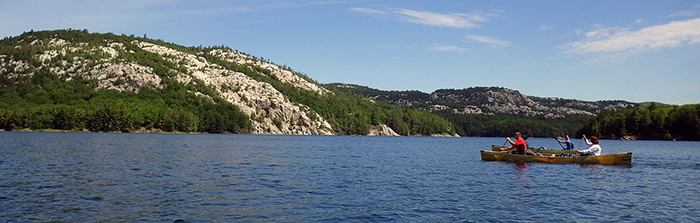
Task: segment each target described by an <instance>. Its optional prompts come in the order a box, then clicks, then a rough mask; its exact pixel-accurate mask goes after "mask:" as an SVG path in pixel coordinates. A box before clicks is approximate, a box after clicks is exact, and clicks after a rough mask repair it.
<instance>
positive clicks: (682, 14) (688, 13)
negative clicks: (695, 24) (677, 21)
mask: <svg viewBox="0 0 700 223" xmlns="http://www.w3.org/2000/svg"><path fill="white" fill-rule="evenodd" d="M698 14H700V13H698V12H697V11H680V12H676V13H673V14H671V15H668V17H695V16H697V15H698Z"/></svg>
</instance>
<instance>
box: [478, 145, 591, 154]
mask: <svg viewBox="0 0 700 223" xmlns="http://www.w3.org/2000/svg"><path fill="white" fill-rule="evenodd" d="M501 148H508V147H503V146H497V145H491V151H501ZM528 150H530V151H532V152H535V153H540V154H571V153H578V152H576V150H554V149H551V150H550V149H533V148H530V149H528Z"/></svg>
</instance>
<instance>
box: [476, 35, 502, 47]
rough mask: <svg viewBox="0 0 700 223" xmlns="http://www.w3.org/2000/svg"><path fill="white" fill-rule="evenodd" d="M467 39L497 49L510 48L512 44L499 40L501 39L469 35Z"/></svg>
mask: <svg viewBox="0 0 700 223" xmlns="http://www.w3.org/2000/svg"><path fill="white" fill-rule="evenodd" d="M467 38H469V39H471V40H474V41H476V42H481V43H486V44H489V45H492V46H496V47H507V46H510V42H508V41H503V40H499V39H496V38H493V37H488V36H476V35H468V36H467Z"/></svg>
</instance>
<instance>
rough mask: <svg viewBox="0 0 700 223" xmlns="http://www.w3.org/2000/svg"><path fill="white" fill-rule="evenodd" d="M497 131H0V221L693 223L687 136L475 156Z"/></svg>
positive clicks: (697, 180)
mask: <svg viewBox="0 0 700 223" xmlns="http://www.w3.org/2000/svg"><path fill="white" fill-rule="evenodd" d="M503 142H504V139H503V138H470V137H463V138H431V137H366V136H266V135H226V134H224V135H207V134H203V135H200V134H128V133H32V132H0V157H1V159H0V221H4V222H25V221H32V222H34V221H39V222H46V221H59V222H85V221H103V222H114V221H118V222H124V221H126V222H133V221H145V222H173V221H180V222H182V221H184V222H212V221H213V222H241V221H243V222H252V221H265V222H270V221H274V222H339V221H351V222H391V221H393V222H465V221H466V222H494V221H496V222H501V221H506V222H509V221H513V222H541V221H544V222H561V221H566V222H674V221H677V222H700V214H698V213H700V200H699V199H697V197H698V195H700V160H699V158H700V142H672V141H610V140H601V143H600V145H601V147H602V148H603V152H604V153H608V152H633V153H634V155H633V161H632V165H629V166H604V165H579V164H542V163H508V162H486V161H481V158H480V155H479V150H488V149H490V146H491V145H492V144H495V145H502V144H503ZM529 143H530V144H531V145H532V146H535V147H539V146H545V147H550V148H556V147H558V145H557V144H556V142H555V141H554V140H553V139H530V140H529ZM574 144H576V146H577V148H579V147H578V146H579V145H578V139H574ZM584 147H585V145H584Z"/></svg>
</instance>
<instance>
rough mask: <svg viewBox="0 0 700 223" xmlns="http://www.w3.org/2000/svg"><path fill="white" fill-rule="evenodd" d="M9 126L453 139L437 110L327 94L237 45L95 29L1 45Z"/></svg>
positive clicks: (2, 106) (0, 96)
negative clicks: (171, 40) (191, 42)
mask: <svg viewBox="0 0 700 223" xmlns="http://www.w3.org/2000/svg"><path fill="white" fill-rule="evenodd" d="M0 128H2V129H5V130H21V129H27V128H28V129H34V130H37V129H58V130H70V131H85V130H88V131H122V132H152V131H166V132H209V133H222V132H232V133H253V134H324V135H332V134H351V135H368V134H369V135H454V128H453V127H452V125H451V123H450V122H448V121H446V120H445V119H443V118H441V117H439V116H436V115H434V114H431V113H428V112H425V111H422V110H419V109H412V108H405V107H399V106H396V105H391V104H388V103H383V102H375V101H372V100H370V99H368V98H366V97H362V96H359V95H354V94H347V93H345V92H342V91H334V90H328V89H327V88H325V87H323V86H321V85H320V84H318V83H316V82H315V81H313V80H311V79H310V78H308V77H306V76H305V75H303V74H301V73H299V72H296V71H294V70H292V69H290V68H289V67H287V66H286V65H281V66H280V65H277V64H274V63H271V62H270V61H266V60H263V59H261V58H257V57H255V56H251V55H248V54H245V53H242V52H239V51H236V50H232V49H230V48H228V47H224V46H221V47H184V46H179V45H176V44H172V43H167V42H164V41H162V40H152V39H147V38H140V37H135V36H133V35H124V34H122V35H115V34H111V33H107V34H99V33H89V32H88V31H87V30H55V31H40V32H33V31H32V32H26V33H23V34H22V35H20V36H17V37H7V38H4V39H3V40H1V41H0Z"/></svg>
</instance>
